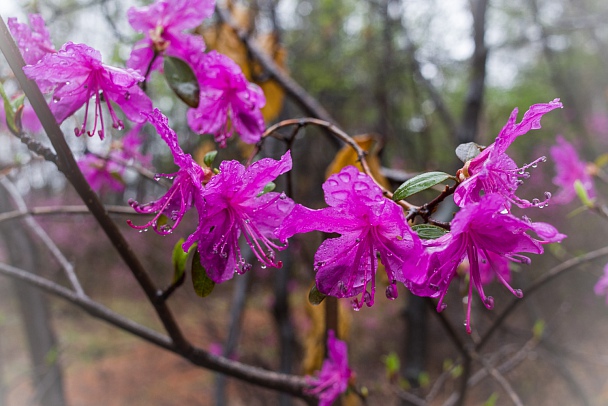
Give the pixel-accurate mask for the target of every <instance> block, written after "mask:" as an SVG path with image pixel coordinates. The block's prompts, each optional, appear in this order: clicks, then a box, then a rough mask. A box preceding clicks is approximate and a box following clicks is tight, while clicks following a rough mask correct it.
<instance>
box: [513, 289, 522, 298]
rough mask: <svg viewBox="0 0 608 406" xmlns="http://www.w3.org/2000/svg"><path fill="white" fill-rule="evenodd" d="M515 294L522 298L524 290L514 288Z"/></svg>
mask: <svg viewBox="0 0 608 406" xmlns="http://www.w3.org/2000/svg"><path fill="white" fill-rule="evenodd" d="M513 294H514V295H515V296H516V297H518V298H520V299H521V298H522V297H524V292H522V290H521V289H513Z"/></svg>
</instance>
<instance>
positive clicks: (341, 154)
mask: <svg viewBox="0 0 608 406" xmlns="http://www.w3.org/2000/svg"><path fill="white" fill-rule="evenodd" d="M353 139H354V140H355V142H356V143H357V145H359V146H360V147H361V148H362V149H363V150H365V151H367V153H368V154H367V156H366V160H367V164H368V165H369V169H370V170H371V172H372V175H373V176H374V178H375V179H376V180H377V181H378V182H380V184H381V185H382V186H384V187H385V188H386V189H389V188H390V184H389V182H388V180H387V179H386V178H385V177H384V176H382V173H381V172H380V167H381V165H380V158H379V157H378V153H377V151H376V150H375V149H374V148H373V147H374V144H375V143H376V137H375V136H374V135H372V134H361V135H355V136H353ZM348 165H353V166H355V167H356V168H357V169H359V170H360V171H363V169H362V168H361V163H359V158H358V157H357V152H356V151H355V150H354V149H353V148H351V147H350V146H348V145H344V146H343V147H342V148H341V149H340V150H339V151H338V153H337V154H336V156H335V157H334V159H333V161H332V162H331V164H329V166H328V167H327V171H325V177H326V178H329V176H330V175H333V174H334V173H338V172H340V171H341V170H342V168H344V167H346V166H348Z"/></svg>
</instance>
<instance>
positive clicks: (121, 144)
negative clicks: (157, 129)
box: [110, 123, 152, 167]
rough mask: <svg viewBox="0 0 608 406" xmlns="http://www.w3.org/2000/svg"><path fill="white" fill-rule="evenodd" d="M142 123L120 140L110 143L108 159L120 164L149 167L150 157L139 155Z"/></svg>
mask: <svg viewBox="0 0 608 406" xmlns="http://www.w3.org/2000/svg"><path fill="white" fill-rule="evenodd" d="M143 125H144V123H140V124H137V125H136V126H134V127H133V128H132V129H131V131H129V132H128V133H127V134H125V136H124V137H122V139H120V140H118V141H114V142H113V143H112V149H111V151H110V159H111V160H113V161H114V162H117V163H119V164H122V165H123V166H124V165H125V164H130V163H137V164H139V165H141V166H143V167H148V166H150V165H151V162H152V157H151V156H150V155H144V154H142V153H141V151H140V148H141V146H142V144H143V139H142V137H141V129H142V127H143Z"/></svg>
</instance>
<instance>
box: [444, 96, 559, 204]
mask: <svg viewBox="0 0 608 406" xmlns="http://www.w3.org/2000/svg"><path fill="white" fill-rule="evenodd" d="M561 107H562V104H561V103H560V102H559V99H555V100H553V101H552V102H549V103H541V104H534V105H532V106H531V107H530V109H529V110H528V111H527V112H526V113H525V114H524V117H523V118H522V120H521V122H520V123H516V122H515V121H516V120H517V109H514V110H513V112H512V113H511V117H509V121H507V124H506V125H505V126H504V127H503V129H502V130H501V131H500V134H498V137H496V141H495V142H494V143H493V144H491V145H490V146H488V147H487V148H486V149H484V150H483V151H482V152H481V153H480V154H479V155H478V156H477V157H475V158H473V159H472V160H470V161H468V162H467V163H465V166H464V168H463V169H462V170H460V171H459V178H460V180H461V181H462V183H460V185H459V186H458V187H457V188H456V191H455V192H454V202H455V203H456V204H457V205H458V206H460V207H464V206H465V205H467V204H468V203H471V202H478V201H479V200H480V196H481V192H482V191H483V192H484V193H485V194H490V193H498V194H500V195H502V196H503V197H504V198H505V199H506V201H507V202H508V203H507V205H510V203H514V204H516V205H517V206H519V207H522V208H523V207H531V206H538V207H543V206H545V205H546V204H547V201H548V200H549V198H550V197H551V194H550V193H548V192H546V193H545V197H546V199H545V200H544V201H540V200H538V199H534V200H532V202H529V201H528V200H525V199H522V198H520V197H518V196H516V195H515V191H516V190H517V188H518V187H519V185H520V184H522V183H523V180H522V179H526V178H529V177H530V173H529V172H526V170H527V169H528V168H530V167H536V165H537V164H538V162H541V161H542V162H544V161H545V160H546V158H545V157H541V158H538V159H537V160H535V161H534V162H532V163H530V164H527V165H524V166H523V167H521V168H519V167H517V164H516V163H515V162H514V161H513V160H512V159H511V158H510V157H509V156H508V155H507V154H506V150H507V148H508V147H509V145H511V143H512V142H513V141H515V138H517V137H519V136H521V135H524V134H526V133H527V132H528V131H530V130H536V129H539V128H541V126H540V119H541V118H542V116H543V115H545V114H546V113H548V112H550V111H551V110H554V109H557V108H561ZM520 178H522V179H520ZM507 208H508V207H507Z"/></svg>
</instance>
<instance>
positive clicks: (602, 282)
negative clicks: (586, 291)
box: [593, 264, 608, 306]
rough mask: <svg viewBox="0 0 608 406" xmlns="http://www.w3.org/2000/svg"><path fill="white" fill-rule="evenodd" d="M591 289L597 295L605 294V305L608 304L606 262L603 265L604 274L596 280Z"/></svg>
mask: <svg viewBox="0 0 608 406" xmlns="http://www.w3.org/2000/svg"><path fill="white" fill-rule="evenodd" d="M593 291H594V292H595V294H596V295H598V296H606V305H607V306H608V264H606V266H605V267H604V275H602V276H601V277H600V279H599V280H598V281H597V283H596V284H595V286H594V288H593Z"/></svg>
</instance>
